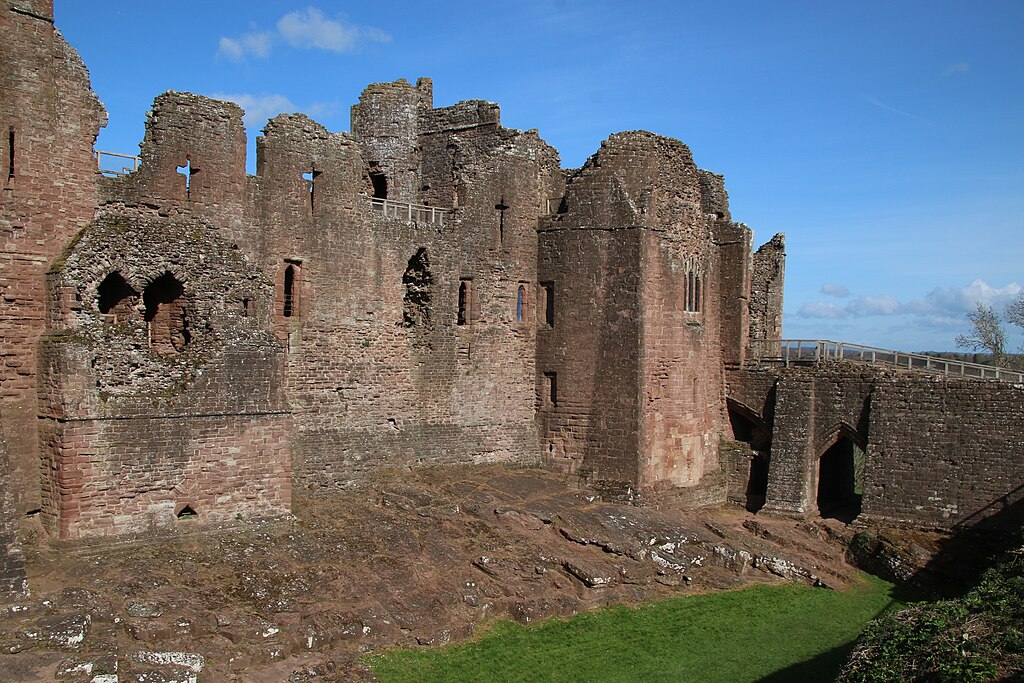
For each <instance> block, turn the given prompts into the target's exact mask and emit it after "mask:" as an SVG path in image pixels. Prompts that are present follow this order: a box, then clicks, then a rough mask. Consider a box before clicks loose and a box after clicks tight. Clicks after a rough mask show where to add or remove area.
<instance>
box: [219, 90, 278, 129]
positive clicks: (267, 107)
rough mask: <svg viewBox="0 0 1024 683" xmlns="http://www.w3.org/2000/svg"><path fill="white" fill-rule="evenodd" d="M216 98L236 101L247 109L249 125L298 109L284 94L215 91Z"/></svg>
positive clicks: (246, 117) (244, 118)
mask: <svg viewBox="0 0 1024 683" xmlns="http://www.w3.org/2000/svg"><path fill="white" fill-rule="evenodd" d="M211 97H212V98H214V99H216V100H227V101H228V102H234V103H235V104H237V105H238V106H240V107H241V108H242V109H244V110H245V116H244V117H243V119H242V120H243V121H244V122H245V125H246V126H247V127H252V126H256V125H259V124H261V123H263V122H264V121H266V120H267V119H269V118H272V117H274V116H277V115H278V114H281V113H288V112H294V111H298V107H296V106H295V105H294V104H293V103H292V101H291V100H289V99H288V98H287V97H285V96H284V95H273V94H272V95H251V94H249V93H234V94H232V93H213V94H212V95H211Z"/></svg>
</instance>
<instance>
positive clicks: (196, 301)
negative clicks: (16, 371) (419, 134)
mask: <svg viewBox="0 0 1024 683" xmlns="http://www.w3.org/2000/svg"><path fill="white" fill-rule="evenodd" d="M115 279H116V281H117V282H119V283H123V284H121V285H120V286H119V287H118V288H114V289H111V286H110V282H111V281H113V280H115ZM171 280H173V281H174V283H176V284H175V286H174V287H171V288H170V289H168V284H167V283H168V282H169V281H171ZM49 285H50V287H49V292H50V298H51V312H52V315H51V331H50V332H49V333H48V334H47V335H46V336H44V337H43V339H42V340H41V342H40V354H41V375H40V400H41V406H40V410H41V413H42V414H43V416H44V420H43V425H42V427H41V431H42V433H43V440H44V444H45V446H46V448H45V449H44V458H43V473H44V476H43V499H44V500H43V522H44V524H45V525H46V527H47V528H48V529H49V530H50V531H51V532H52V533H56V534H58V535H59V536H60V537H61V538H79V537H83V536H94V535H113V534H124V533H138V532H144V531H148V530H152V529H172V528H174V527H175V526H176V525H177V524H179V523H184V522H179V521H178V516H177V515H178V513H180V512H181V511H182V510H183V509H184V508H185V507H186V506H187V507H188V508H190V509H191V511H193V512H194V513H195V517H194V518H192V517H188V518H187V519H188V523H189V524H190V525H192V526H194V525H205V524H221V523H225V522H231V521H234V520H235V519H236V518H237V517H238V516H241V517H242V518H245V519H248V518H253V517H272V516H277V515H281V514H285V513H287V512H288V510H289V508H290V499H291V481H290V453H289V445H288V439H289V435H290V431H291V426H290V419H289V416H288V411H287V405H286V403H285V398H284V392H283V380H284V372H283V371H284V350H283V348H282V346H281V345H280V343H279V342H277V341H276V340H275V339H274V337H273V335H272V334H271V332H270V321H271V311H272V285H271V284H270V282H269V280H267V279H266V278H264V277H263V276H262V275H261V274H260V273H259V272H258V271H257V270H256V269H255V268H253V267H252V265H251V264H249V263H248V262H247V260H246V259H245V258H244V257H243V256H242V254H241V253H240V252H239V250H238V249H237V248H233V247H232V246H231V245H230V244H228V243H226V242H224V241H223V240H221V239H220V238H219V237H218V236H217V234H216V232H215V230H214V229H212V228H211V227H210V226H209V225H207V224H205V223H203V222H201V221H199V220H196V219H184V218H177V219H167V218H163V217H160V216H158V215H156V214H154V213H152V212H150V213H144V212H142V211H126V210H123V209H122V210H118V211H108V212H104V213H103V214H101V215H100V216H99V217H98V218H97V219H96V221H95V222H94V223H93V224H92V225H91V226H90V227H89V228H88V229H87V230H86V231H84V233H83V234H82V236H81V238H80V239H79V240H78V241H77V242H76V243H75V244H74V245H73V246H72V247H71V248H70V249H69V250H68V253H67V254H66V255H65V256H64V257H63V258H62V259H61V260H60V261H58V262H57V263H56V264H55V265H54V268H53V270H52V272H51V275H50V282H49ZM168 292H170V294H168ZM115 302H116V303H115ZM167 328H174V329H176V330H177V331H178V334H177V336H176V337H168V336H167V335H164V334H162V332H166V331H167Z"/></svg>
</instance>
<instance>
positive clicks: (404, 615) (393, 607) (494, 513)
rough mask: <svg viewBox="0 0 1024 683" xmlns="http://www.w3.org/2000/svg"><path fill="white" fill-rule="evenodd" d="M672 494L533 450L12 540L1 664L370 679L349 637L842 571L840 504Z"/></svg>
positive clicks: (54, 672)
mask: <svg viewBox="0 0 1024 683" xmlns="http://www.w3.org/2000/svg"><path fill="white" fill-rule="evenodd" d="M672 508H673V506H672V505H671V504H670V503H669V502H668V501H662V503H661V504H660V505H659V503H658V501H656V500H653V501H646V504H645V505H644V506H635V505H627V504H622V503H615V502H608V501H604V500H602V499H601V498H600V497H599V496H598V495H597V494H596V493H595V492H593V491H590V490H588V489H586V488H580V487H578V486H575V485H572V484H569V483H567V482H566V480H564V479H563V478H560V477H559V476H557V475H555V474H552V473H550V472H546V471H540V470H532V469H508V468H503V467H498V466H482V467H468V466H467V467H455V468H452V467H449V468H428V469H420V470H416V471H406V472H392V473H389V474H382V475H380V476H378V477H377V479H375V480H374V481H372V482H371V484H370V486H368V487H367V488H366V489H365V490H364V491H361V492H352V493H344V494H339V495H337V496H335V497H332V498H330V499H316V500H310V499H299V500H296V501H295V505H294V519H291V520H287V521H283V522H276V523H263V524H258V525H246V524H245V521H244V520H242V521H241V523H240V524H239V525H238V526H236V527H234V528H230V529H221V530H216V531H212V532H211V531H206V532H204V533H198V532H196V533H187V532H186V533H183V534H181V535H178V536H175V537H172V538H158V539H144V540H142V541H135V542H133V543H120V544H114V543H110V542H106V543H102V544H74V545H70V546H56V545H54V544H48V543H44V542H38V543H34V544H33V543H29V544H27V546H28V547H26V548H25V552H26V561H27V564H28V570H29V580H30V584H31V587H32V596H31V598H28V599H25V600H22V601H20V602H18V603H16V604H14V605H10V606H6V607H0V671H2V672H3V675H2V676H0V678H2V679H3V680H5V681H12V682H13V681H18V682H22V681H26V682H27V681H68V682H74V683H78V682H80V681H92V682H94V683H113V682H116V681H120V682H125V681H140V682H142V681H146V682H150V683H152V682H165V683H166V682H169V681H260V682H273V681H318V682H319V681H342V680H346V681H347V680H364V681H372V680H374V679H373V677H372V675H371V674H370V673H369V672H368V671H366V670H365V669H364V668H363V667H362V666H361V665H360V664H359V662H358V657H359V656H360V655H361V654H362V653H365V652H368V651H372V650H379V649H382V648H387V647H392V646H396V645H397V646H436V645H442V644H445V643H449V642H453V641H457V640H460V639H464V638H467V637H469V636H470V635H471V634H473V632H474V631H475V630H476V629H478V628H480V627H481V626H482V625H485V624H487V623H490V622H493V621H494V620H496V619H504V618H511V619H514V620H516V621H519V622H531V621H535V620H538V619H544V618H546V617H551V616H556V615H570V614H574V613H576V612H579V611H581V610H587V609H591V608H594V607H597V606H600V605H606V604H609V603H633V602H639V601H644V600H652V599H657V598H662V597H668V596H672V595H680V594H686V593H694V592H703V591H710V590H718V589H724V588H732V587H736V586H739V585H742V584H746V583H751V582H758V581H761V582H763V581H802V582H806V583H809V584H812V585H819V586H822V587H823V588H824V589H828V588H841V587H843V586H844V585H845V584H846V583H847V582H848V581H849V580H851V578H852V577H853V574H854V570H853V569H852V568H851V567H850V566H848V565H847V564H845V562H844V561H843V557H844V551H845V549H846V546H847V544H848V542H849V539H850V537H851V536H852V532H851V531H848V530H847V528H846V527H845V526H844V525H842V524H840V523H838V522H835V521H830V520H819V521H816V522H798V521H794V520H791V519H781V518H772V517H769V516H766V515H763V514H759V515H756V516H755V515H752V514H749V513H747V512H745V511H743V510H741V509H740V508H727V509H720V510H710V511H709V510H701V511H689V512H684V511H680V510H677V509H672ZM188 523H190V522H187V521H186V522H182V523H181V524H182V526H184V525H185V524H188ZM186 528H187V527H186Z"/></svg>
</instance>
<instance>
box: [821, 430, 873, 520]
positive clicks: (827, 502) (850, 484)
mask: <svg viewBox="0 0 1024 683" xmlns="http://www.w3.org/2000/svg"><path fill="white" fill-rule="evenodd" d="M863 483H864V450H863V449H862V448H861V447H860V445H859V444H858V443H857V440H856V439H855V438H854V437H853V436H852V435H851V434H849V433H847V432H846V431H845V430H842V431H840V432H839V433H838V435H837V436H836V440H835V442H834V443H833V444H832V445H831V446H829V447H828V448H827V449H825V452H824V453H822V454H821V458H820V459H819V461H818V496H817V503H818V514H820V515H821V516H822V517H824V518H828V519H838V520H840V521H842V522H846V523H850V522H852V521H853V520H854V519H855V518H856V517H857V515H859V514H860V503H861V495H862V489H863Z"/></svg>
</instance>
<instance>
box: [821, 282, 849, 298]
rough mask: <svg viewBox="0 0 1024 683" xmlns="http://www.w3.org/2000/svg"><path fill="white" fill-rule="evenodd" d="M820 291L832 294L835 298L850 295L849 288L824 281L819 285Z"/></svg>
mask: <svg viewBox="0 0 1024 683" xmlns="http://www.w3.org/2000/svg"><path fill="white" fill-rule="evenodd" d="M821 293H822V294H825V295H827V296H834V297H836V298H837V299H845V298H846V297H848V296H850V290H848V289H847V288H846V287H843V286H842V285H833V284H829V283H825V284H823V285H822V286H821Z"/></svg>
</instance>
